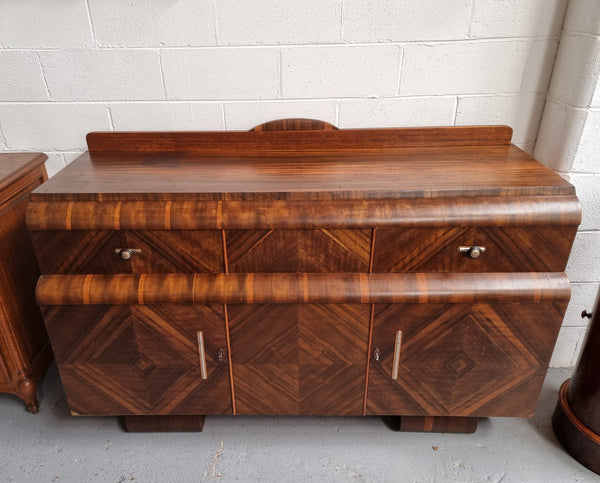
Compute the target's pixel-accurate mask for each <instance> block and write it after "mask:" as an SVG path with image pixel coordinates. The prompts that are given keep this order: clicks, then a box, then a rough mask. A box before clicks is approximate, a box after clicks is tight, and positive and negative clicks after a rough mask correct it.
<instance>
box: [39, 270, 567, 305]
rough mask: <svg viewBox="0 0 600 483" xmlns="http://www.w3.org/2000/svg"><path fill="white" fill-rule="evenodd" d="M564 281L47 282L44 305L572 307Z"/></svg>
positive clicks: (439, 277) (128, 278)
mask: <svg viewBox="0 0 600 483" xmlns="http://www.w3.org/2000/svg"><path fill="white" fill-rule="evenodd" d="M570 293H571V289H570V285H569V281H568V279H567V276H566V274H564V273H554V272H551V273H477V274H468V273H467V274H448V273H375V274H366V273H364V274H361V273H350V274H339V273H325V274H323V273H305V274H296V273H242V274H170V275H164V274H137V275H129V274H128V275H122V274H121V275H99V274H96V275H92V274H89V275H42V276H41V277H40V279H39V282H38V284H37V289H36V296H37V302H38V303H39V304H40V305H81V304H83V305H94V304H162V303H185V304H204V303H475V302H518V301H522V302H531V303H540V302H543V301H547V300H550V301H554V302H560V301H568V300H569V298H570Z"/></svg>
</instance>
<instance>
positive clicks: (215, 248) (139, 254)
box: [30, 230, 224, 274]
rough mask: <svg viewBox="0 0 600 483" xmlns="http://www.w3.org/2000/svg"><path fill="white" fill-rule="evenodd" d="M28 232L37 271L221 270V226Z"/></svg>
mask: <svg viewBox="0 0 600 483" xmlns="http://www.w3.org/2000/svg"><path fill="white" fill-rule="evenodd" d="M30 233H31V237H32V241H33V244H34V246H35V248H36V254H37V257H38V262H39V264H40V269H41V272H42V274H85V273H105V274H111V273H222V272H223V270H224V263H223V245H222V239H221V238H222V237H221V231H220V230H69V231H62V230H49V231H32V232H30ZM127 250H130V252H127Z"/></svg>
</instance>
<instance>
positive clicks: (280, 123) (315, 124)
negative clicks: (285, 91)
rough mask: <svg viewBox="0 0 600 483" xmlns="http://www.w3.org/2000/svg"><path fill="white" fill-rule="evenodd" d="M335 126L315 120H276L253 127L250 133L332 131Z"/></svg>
mask: <svg viewBox="0 0 600 483" xmlns="http://www.w3.org/2000/svg"><path fill="white" fill-rule="evenodd" d="M335 129H337V127H336V126H334V125H333V124H330V123H328V122H325V121H317V120H316V119H295V118H292V119H278V120H276V121H269V122H265V123H264V124H260V125H258V126H255V127H253V128H252V129H250V131H333V130H335Z"/></svg>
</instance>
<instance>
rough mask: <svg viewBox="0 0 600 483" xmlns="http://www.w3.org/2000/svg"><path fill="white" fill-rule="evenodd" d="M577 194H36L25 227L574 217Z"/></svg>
mask: <svg viewBox="0 0 600 483" xmlns="http://www.w3.org/2000/svg"><path fill="white" fill-rule="evenodd" d="M580 221H581V206H580V204H579V201H578V200H577V197H575V196H520V197H514V198H511V197H505V196H498V197H473V198H468V197H465V198H453V199H452V202H451V203H449V202H448V200H447V199H445V198H405V199H398V200H370V201H329V202H319V203H314V202H299V201H296V202H292V201H269V202H260V201H248V202H239V201H103V202H95V201H88V202H86V201H81V202H79V201H78V202H74V201H60V202H46V201H38V202H31V203H29V207H28V209H27V226H28V228H29V229H30V230H194V229H222V228H236V229H238V228H239V229H244V228H247V229H253V228H259V229H260V228H273V227H277V228H352V227H418V226H428V227H436V226H440V227H447V226H507V225H528V226H531V225H578V224H579V223H580Z"/></svg>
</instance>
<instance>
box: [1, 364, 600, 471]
mask: <svg viewBox="0 0 600 483" xmlns="http://www.w3.org/2000/svg"><path fill="white" fill-rule="evenodd" d="M569 375H570V372H569V371H568V370H558V369H554V370H551V371H550V372H549V374H548V377H547V378H546V382H545V384H544V388H543V390H542V394H541V397H540V402H539V404H538V408H537V410H536V413H535V416H534V417H533V418H532V419H531V420H527V419H497V418H492V419H488V420H483V421H481V422H480V423H479V428H478V430H477V432H476V433H475V434H473V435H448V434H417V433H395V432H392V431H390V430H389V429H388V428H387V427H386V426H385V425H384V424H383V422H382V421H381V420H380V419H378V418H295V417H288V418H283V417H280V418H271V417H211V418H207V420H206V426H205V429H204V432H202V433H163V434H156V433H153V434H147V433H146V434H144V433H138V434H129V433H125V432H124V431H123V430H122V429H121V427H120V425H119V422H118V421H117V419H116V418H112V417H106V418H91V417H72V416H70V415H69V410H68V407H67V404H66V401H65V397H64V394H63V390H62V386H61V384H60V381H59V378H58V375H57V371H56V368H55V367H54V366H52V368H51V369H50V371H49V372H48V373H47V375H46V376H45V377H44V379H43V381H42V384H41V388H40V391H39V396H40V402H41V411H40V414H38V415H37V416H34V415H32V414H29V413H27V412H26V411H25V410H24V408H23V406H22V405H21V403H20V400H18V399H17V398H15V397H13V396H10V395H0V481H17V482H21V481H22V482H29V481H33V482H38V481H40V482H45V481H54V482H59V483H64V482H85V481H107V482H130V481H133V482H199V481H204V480H216V481H223V482H229V481H241V482H244V481H267V482H271V481H272V482H302V481H311V482H313V481H326V482H329V481H373V482H386V481H389V482H448V481H450V482H455V481H456V482H555V481H556V482H574V481H597V480H599V477H598V476H596V475H595V474H594V473H592V472H590V471H588V470H587V469H585V468H584V467H582V466H581V465H579V464H578V463H577V462H576V461H574V460H572V459H571V458H570V457H569V456H568V455H567V454H566V453H565V452H564V451H563V450H562V448H561V447H560V445H559V444H558V442H557V441H556V439H555V438H554V435H553V433H552V430H551V427H550V417H551V414H552V411H553V409H554V405H555V402H556V395H557V392H558V388H559V386H560V384H561V383H562V381H563V380H564V379H566V378H568V377H569Z"/></svg>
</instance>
